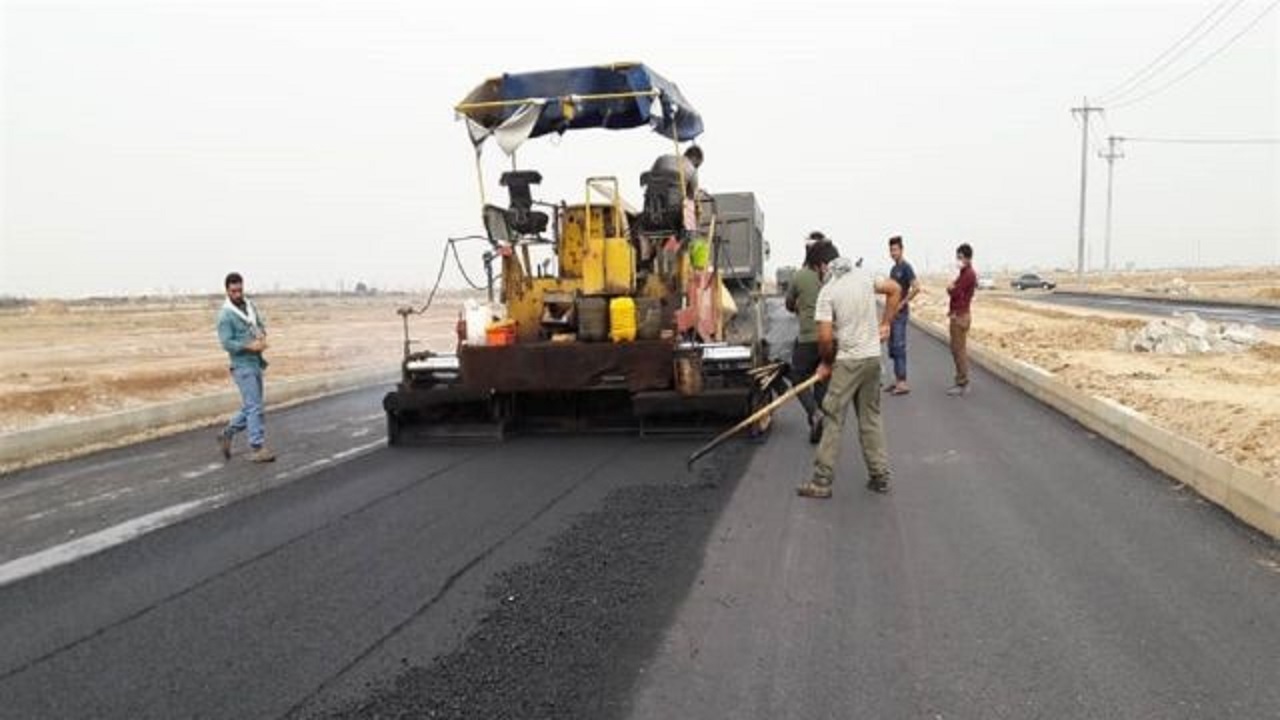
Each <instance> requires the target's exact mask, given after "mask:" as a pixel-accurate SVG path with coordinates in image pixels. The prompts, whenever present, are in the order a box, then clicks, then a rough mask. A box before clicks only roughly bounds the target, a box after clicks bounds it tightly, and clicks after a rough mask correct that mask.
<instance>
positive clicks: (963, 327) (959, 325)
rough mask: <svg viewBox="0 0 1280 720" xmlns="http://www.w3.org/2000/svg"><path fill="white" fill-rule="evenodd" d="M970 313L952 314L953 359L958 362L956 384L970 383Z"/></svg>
mask: <svg viewBox="0 0 1280 720" xmlns="http://www.w3.org/2000/svg"><path fill="white" fill-rule="evenodd" d="M972 319H973V318H972V316H971V315H969V313H965V314H964V315H952V316H951V359H952V360H955V363H956V385H960V386H964V385H968V384H969V347H968V346H969V325H970V323H971V322H972Z"/></svg>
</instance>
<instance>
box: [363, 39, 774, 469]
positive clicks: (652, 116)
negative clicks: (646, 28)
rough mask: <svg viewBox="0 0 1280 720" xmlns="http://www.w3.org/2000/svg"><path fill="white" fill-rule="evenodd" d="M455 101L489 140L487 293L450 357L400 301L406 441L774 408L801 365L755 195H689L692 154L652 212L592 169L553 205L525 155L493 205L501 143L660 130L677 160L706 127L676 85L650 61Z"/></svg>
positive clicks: (473, 129)
mask: <svg viewBox="0 0 1280 720" xmlns="http://www.w3.org/2000/svg"><path fill="white" fill-rule="evenodd" d="M455 110H456V112H457V113H458V115H459V117H460V118H461V119H462V120H463V121H464V122H465V124H466V126H467V129H468V134H469V137H470V139H471V141H472V143H473V145H474V146H475V149H476V157H477V163H476V170H477V173H479V174H480V193H481V206H482V207H481V219H482V221H483V226H484V234H483V239H484V240H485V241H486V242H487V248H486V252H485V253H484V256H483V262H484V268H483V272H484V277H485V278H486V281H485V284H486V285H487V287H486V288H485V289H486V290H487V293H488V294H487V298H486V299H487V300H488V301H489V302H486V303H483V304H480V305H478V306H472V307H469V308H468V309H467V311H466V312H465V313H464V314H463V316H462V317H461V318H460V320H459V331H458V338H459V339H458V345H457V348H456V351H455V352H451V353H440V352H430V351H414V350H413V349H412V348H413V343H412V341H411V340H410V318H411V317H412V316H413V315H414V313H415V310H414V309H410V308H404V309H401V311H400V312H401V315H402V317H403V319H404V327H405V344H404V347H405V353H404V359H403V364H402V377H401V381H400V383H399V384H398V385H397V387H396V389H395V390H394V391H392V392H390V393H388V394H387V395H386V397H385V399H384V401H383V405H384V409H385V410H386V414H387V426H388V428H387V429H388V439H389V442H390V443H391V444H393V445H394V444H399V443H402V442H408V441H410V440H411V439H424V438H425V439H449V438H454V439H457V438H477V437H483V438H501V437H503V436H504V435H505V434H507V433H509V432H513V431H540V430H571V431H589V430H620V429H627V430H631V429H635V430H639V431H640V432H642V433H650V432H659V431H669V430H676V431H681V432H684V431H688V430H690V429H691V428H699V427H703V428H707V427H720V426H723V425H725V424H731V423H732V422H735V421H738V420H740V419H742V418H744V417H746V416H748V415H750V414H751V413H752V412H753V411H754V410H756V409H758V408H760V407H762V406H764V405H765V404H767V403H768V401H769V399H770V397H771V396H772V395H773V394H774V393H775V392H776V391H778V390H779V385H780V383H784V382H785V379H784V378H785V375H786V373H785V368H784V367H783V366H782V365H780V364H779V363H771V362H769V360H768V358H769V354H768V348H767V347H765V344H766V342H765V340H764V338H765V337H766V334H765V332H764V327H763V325H764V323H765V322H766V320H767V318H766V317H765V313H764V312H763V307H762V305H761V303H762V302H763V300H762V298H761V295H760V292H759V288H760V273H761V272H762V267H763V265H762V258H763V253H765V252H766V251H767V246H765V244H764V239H763V214H762V213H761V212H760V210H759V207H758V205H757V204H756V201H755V196H754V195H753V194H751V193H729V194H723V195H720V196H717V195H715V194H706V193H701V192H699V193H698V197H689V196H688V194H689V191H688V189H687V185H688V183H686V180H687V178H685V177H684V171H683V165H682V164H681V163H680V162H676V163H670V164H671V165H674V166H675V167H676V169H675V170H671V171H667V170H665V169H654V170H648V171H646V172H644V173H643V174H641V176H640V178H639V180H640V183H641V186H642V187H643V188H644V193H643V194H644V202H643V205H642V206H641V207H639V208H634V207H632V206H631V205H629V204H628V203H627V202H626V201H625V200H624V198H623V194H624V193H623V188H622V186H623V182H621V181H620V180H619V178H618V176H616V175H615V176H607V175H601V176H596V177H588V178H585V179H583V181H582V185H581V188H582V191H581V194H580V195H579V196H578V198H577V199H575V200H573V201H567V200H560V201H557V202H544V201H542V200H539V199H536V198H535V193H536V191H537V189H538V187H539V185H540V184H541V182H542V175H541V174H540V173H539V172H538V171H537V170H534V169H526V168H517V167H516V166H515V162H514V160H513V161H512V169H511V170H509V171H506V172H503V173H502V174H501V176H500V177H499V178H498V185H499V187H500V188H505V191H506V196H507V197H506V200H507V204H506V205H498V204H493V203H491V202H488V201H486V184H485V178H484V177H483V171H482V166H481V164H480V162H479V158H480V153H481V151H482V149H483V148H484V147H485V146H486V145H489V144H497V145H498V146H499V147H501V148H502V149H503V150H504V151H506V152H507V154H508V155H513V154H514V151H515V149H516V148H518V147H519V146H520V145H521V144H522V143H524V142H526V141H529V140H532V139H535V138H538V137H541V136H547V135H551V136H564V135H568V134H570V133H574V132H577V131H580V130H587V129H593V128H603V129H608V130H623V129H631V128H649V129H650V130H652V131H653V133H655V135H656V136H657V138H658V140H659V143H658V145H659V147H660V148H661V151H662V152H664V153H665V152H670V153H674V154H675V155H677V156H679V155H680V153H681V150H682V143H689V142H692V141H693V140H694V139H695V138H697V137H698V136H699V135H700V134H701V133H702V131H703V122H702V117H701V116H700V115H699V114H698V112H697V111H696V110H695V109H694V108H693V106H692V105H691V104H690V103H689V101H688V100H687V99H686V98H685V97H684V95H683V94H682V93H681V92H680V90H679V88H678V87H677V86H676V85H675V84H674V83H672V82H669V81H668V80H666V79H665V78H663V77H662V76H660V75H658V74H657V73H655V72H654V71H653V70H651V69H649V68H648V67H646V66H644V65H642V64H636V63H625V64H613V65H602V66H595V67H580V68H571V69H562V70H550V71H540V72H530V73H519V74H510V73H508V74H504V75H501V76H498V77H494V78H491V79H488V80H486V81H484V82H483V83H481V84H480V85H479V86H477V87H476V88H475V89H474V90H472V91H471V92H470V93H469V94H468V95H467V96H466V98H465V99H464V100H463V101H462V102H461V103H459V104H458V105H457V106H456V108H455ZM561 147H562V148H569V147H570V143H569V142H568V141H566V142H564V143H563V145H561ZM721 204H723V205H724V206H725V207H724V208H723V210H721V209H720V208H719V207H718V206H719V205H721ZM455 258H457V259H458V261H459V264H461V260H460V256H458V255H457V254H456V253H455ZM538 258H542V259H541V260H539V259H538ZM476 270H477V271H478V270H479V268H477V269H476ZM731 288H732V289H731ZM480 326H483V327H480ZM765 430H767V426H766V424H765V423H762V424H761V427H760V428H758V432H760V433H763V432H764V431H765Z"/></svg>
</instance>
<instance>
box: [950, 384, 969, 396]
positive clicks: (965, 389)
mask: <svg viewBox="0 0 1280 720" xmlns="http://www.w3.org/2000/svg"><path fill="white" fill-rule="evenodd" d="M947 394H948V395H950V396H951V397H963V396H965V395H968V394H969V386H968V385H952V386H951V389H950V390H948V391H947Z"/></svg>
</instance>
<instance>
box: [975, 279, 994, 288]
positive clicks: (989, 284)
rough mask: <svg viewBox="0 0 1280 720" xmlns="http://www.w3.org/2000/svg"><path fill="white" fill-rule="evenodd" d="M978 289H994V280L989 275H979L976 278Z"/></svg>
mask: <svg viewBox="0 0 1280 720" xmlns="http://www.w3.org/2000/svg"><path fill="white" fill-rule="evenodd" d="M978 289H979V290H995V289H996V281H995V280H994V279H992V278H989V277H980V278H978Z"/></svg>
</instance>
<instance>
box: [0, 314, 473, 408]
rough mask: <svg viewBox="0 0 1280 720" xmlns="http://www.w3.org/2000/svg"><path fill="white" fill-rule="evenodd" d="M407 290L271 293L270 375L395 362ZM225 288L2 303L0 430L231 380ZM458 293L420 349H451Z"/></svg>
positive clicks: (426, 328) (420, 320) (429, 318)
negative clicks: (222, 329) (223, 316)
mask: <svg viewBox="0 0 1280 720" xmlns="http://www.w3.org/2000/svg"><path fill="white" fill-rule="evenodd" d="M422 300H423V299H422V298H418V297H409V296H373V297H357V296H341V297H339V296H336V295H331V296H318V297H306V296H300V295H280V296H265V297H258V298H256V299H255V302H256V303H257V305H258V307H259V309H260V310H261V311H262V313H263V315H264V316H265V318H266V321H267V331H268V339H269V342H270V348H269V350H268V351H267V353H266V356H267V360H268V362H269V363H270V367H269V369H268V371H267V378H268V379H267V397H268V399H269V398H270V396H271V385H270V383H271V381H272V380H282V379H286V378H298V377H304V376H308V375H319V374H327V373H334V372H340V371H344V370H354V369H359V368H374V367H386V368H390V369H394V368H396V367H398V365H399V363H400V357H401V349H402V347H403V329H402V325H401V321H400V317H399V316H398V315H397V314H396V308H397V307H400V306H402V305H413V304H417V303H421V302H422ZM221 304H222V298H213V297H207V298H175V299H172V300H170V299H147V300H141V299H135V300H110V301H98V302H92V301H76V302H61V301H39V302H36V303H34V304H32V305H29V306H27V307H19V308H6V309H4V310H0V337H2V338H4V342H3V344H0V433H3V432H13V431H15V430H22V429H27V428H33V427H39V426H43V425H50V424H55V423H59V422H65V421H67V420H71V419H76V418H82V417H87V416H91V415H97V414H102V413H108V412H113V411H117V410H123V409H128V408H132V407H137V406H140V405H146V404H150V403H156V402H163V401H166V400H177V399H181V398H186V397H192V396H197V395H201V394H206V393H212V392H218V391H223V390H229V389H231V388H232V387H233V386H232V384H231V380H230V377H229V376H228V373H227V356H226V353H224V352H223V351H222V349H221V348H220V347H219V345H218V340H217V335H216V333H215V330H214V323H215V318H216V316H217V311H218V308H219V307H220V306H221ZM460 304H461V298H459V297H454V296H450V297H443V298H442V297H439V296H438V297H437V298H436V300H435V302H434V304H433V306H432V308H431V310H430V311H429V313H428V314H427V315H426V316H415V317H414V318H412V319H411V324H410V329H411V332H412V334H413V336H414V337H415V338H417V339H422V340H425V341H426V343H425V344H424V345H423V346H422V347H427V348H432V349H437V350H445V349H450V348H451V347H452V342H453V337H454V321H455V319H456V317H457V313H458V309H459V307H460Z"/></svg>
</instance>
